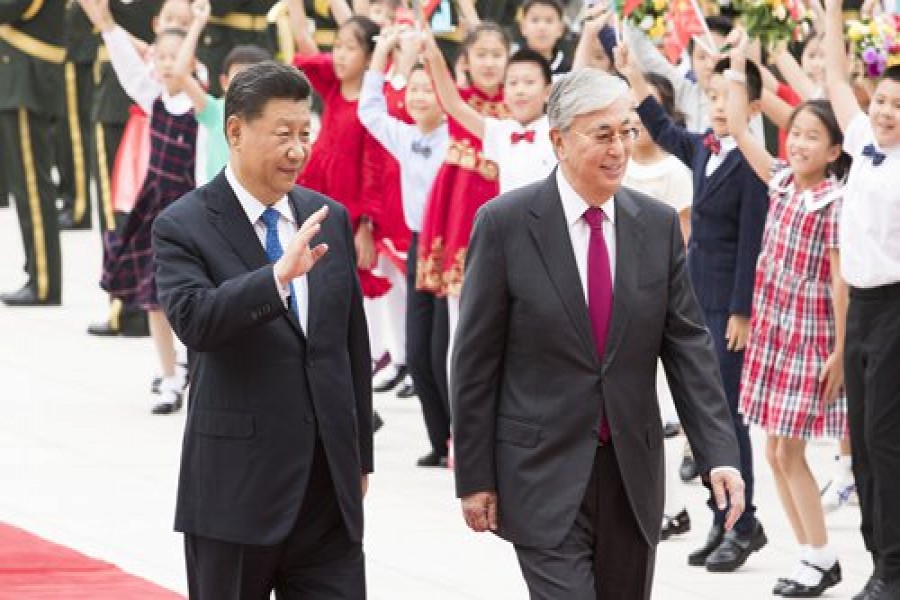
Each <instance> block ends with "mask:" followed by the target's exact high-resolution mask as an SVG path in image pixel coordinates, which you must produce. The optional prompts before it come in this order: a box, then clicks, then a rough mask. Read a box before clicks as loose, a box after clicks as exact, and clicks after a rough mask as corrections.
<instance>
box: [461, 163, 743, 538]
mask: <svg viewBox="0 0 900 600" xmlns="http://www.w3.org/2000/svg"><path fill="white" fill-rule="evenodd" d="M615 202H616V214H615V228H616V269H615V281H614V286H613V298H614V299H613V311H612V316H611V323H610V330H609V336H608V338H607V343H606V352H605V356H604V358H603V362H602V364H601V361H600V359H599V358H598V357H597V353H596V349H595V346H594V341H593V334H592V332H591V325H590V317H589V315H588V310H587V305H586V303H585V300H584V292H583V287H582V284H581V281H580V278H579V275H578V270H577V267H576V262H575V255H574V252H573V249H572V244H571V240H570V237H569V234H568V227H567V224H566V220H565V214H564V212H563V207H562V202H561V200H560V196H559V189H558V187H557V183H556V175H555V173H554V174H551V175H550V177H549V178H547V179H546V180H544V181H540V182H537V183H535V184H532V185H529V186H526V187H522V188H519V189H517V190H514V191H512V192H509V193H507V194H503V195H502V196H500V197H499V198H498V199H496V200H494V201H492V202H489V203H487V204H486V205H485V206H484V207H482V209H481V210H480V211H479V213H478V216H477V218H476V222H475V227H474V230H473V232H472V238H471V240H470V242H469V250H468V257H467V261H466V271H465V280H464V281H465V283H464V284H463V290H462V296H461V306H460V319H459V325H458V328H457V331H456V343H455V346H454V353H453V376H452V378H451V382H452V388H453V389H452V391H451V394H452V398H453V400H452V402H451V405H452V406H453V424H454V438H453V439H454V442H453V443H454V450H455V453H456V489H457V494H458V495H459V496H460V497H462V496H465V495H468V494H471V493H473V492H478V491H485V490H495V491H496V492H497V495H498V499H499V534H500V535H501V536H502V537H504V538H506V539H508V540H510V541H512V542H514V543H516V544H522V545H525V546H535V547H548V548H550V547H555V546H557V545H558V544H559V543H560V542H561V541H562V540H563V538H564V536H565V535H566V533H567V532H568V531H569V530H570V529H571V527H572V524H573V523H574V521H575V517H576V515H577V512H578V509H579V506H580V505H581V502H582V499H583V498H584V494H585V489H586V486H587V483H588V480H589V477H590V474H591V468H592V465H593V461H594V456H595V454H596V452H597V443H598V425H599V417H600V405H601V401H603V402H604V407H605V414H606V418H607V419H608V423H609V426H610V430H611V434H612V440H613V445H614V447H615V449H616V457H617V459H618V461H619V466H620V468H621V472H622V478H623V481H624V485H625V489H626V490H627V492H628V497H629V499H630V501H631V506H632V508H633V510H634V514H635V516H636V517H637V521H638V523H639V524H640V526H641V530H642V531H643V534H644V536H645V537H646V539H647V540H648V542H650V543H656V542H657V541H658V539H659V532H660V523H661V521H662V511H663V481H664V478H663V468H664V467H663V433H662V425H661V420H660V414H659V405H658V401H657V397H656V375H655V373H656V368H657V358H658V357H661V358H662V361H663V365H664V367H665V369H666V374H667V375H668V379H669V384H670V387H671V390H672V396H673V398H674V400H675V405H676V407H677V409H678V413H679V415H680V417H681V422H682V425H683V426H684V428H685V431H686V432H687V434H688V437H689V439H690V441H691V446H692V447H693V448H694V450H695V457H696V459H697V460H698V461H699V465H700V466H701V469H702V470H703V471H704V472H705V471H707V470H708V469H710V468H711V467H713V466H733V467H737V466H738V465H739V464H740V462H739V456H738V449H737V442H736V439H735V435H734V425H733V424H732V421H731V416H730V414H729V411H728V407H727V405H726V401H725V394H724V392H723V389H722V383H721V379H720V375H719V369H718V363H717V362H716V358H715V352H714V350H713V344H712V340H711V338H710V336H709V333H708V332H707V330H706V328H705V327H704V325H703V315H702V314H701V312H700V310H699V307H698V306H697V302H696V300H695V298H694V295H693V293H692V291H691V287H690V282H689V280H688V276H687V273H686V272H685V268H684V262H685V259H684V250H683V241H682V237H681V229H680V227H679V224H678V217H677V215H676V213H675V211H674V210H672V209H671V208H669V207H666V206H664V205H663V204H661V203H659V202H657V201H655V200H652V199H650V198H649V197H647V196H644V195H643V194H640V193H638V192H635V191H632V190H628V189H624V188H623V189H621V190H620V191H619V192H618V193H617V194H616V196H615Z"/></svg>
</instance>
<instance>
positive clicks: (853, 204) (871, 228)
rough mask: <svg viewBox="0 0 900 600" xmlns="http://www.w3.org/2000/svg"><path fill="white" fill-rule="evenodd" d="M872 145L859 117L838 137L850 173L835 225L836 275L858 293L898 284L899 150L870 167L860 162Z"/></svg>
mask: <svg viewBox="0 0 900 600" xmlns="http://www.w3.org/2000/svg"><path fill="white" fill-rule="evenodd" d="M874 143H875V136H874V134H873V132H872V124H871V122H870V121H869V117H868V116H867V115H866V114H864V113H859V114H858V115H857V116H856V117H854V118H853V120H852V121H850V126H849V127H848V128H847V131H846V132H845V134H844V150H846V151H847V153H848V154H850V156H852V157H853V167H852V168H851V169H850V175H849V177H848V178H847V184H846V185H845V186H844V206H843V208H842V212H841V221H840V246H841V274H842V275H843V276H844V279H845V280H846V281H847V283H849V284H850V285H852V286H853V287H858V288H872V287H878V286H882V285H890V284H892V283H898V282H900V146H898V147H895V148H891V149H890V150H884V149H882V148H878V147H877V144H876V149H877V150H878V151H879V152H883V153H884V154H885V156H886V157H885V160H884V162H882V163H881V164H880V165H879V166H877V167H876V166H875V165H874V164H873V162H872V159H871V158H868V157H866V156H863V154H862V151H863V148H865V147H866V146H867V145H868V144H874Z"/></svg>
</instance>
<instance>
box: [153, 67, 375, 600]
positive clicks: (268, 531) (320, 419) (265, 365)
mask: <svg viewBox="0 0 900 600" xmlns="http://www.w3.org/2000/svg"><path fill="white" fill-rule="evenodd" d="M309 95H310V86H309V83H308V82H307V81H306V79H305V78H304V77H303V75H302V74H301V73H300V72H299V71H297V70H296V69H294V68H292V67H288V66H284V65H279V64H277V63H274V62H265V63H260V64H259V65H255V66H253V67H251V68H248V69H246V70H245V71H243V72H242V73H241V74H239V75H237V76H236V77H235V78H234V79H233V81H232V83H231V86H230V87H229V89H228V93H227V95H226V98H225V120H226V134H227V137H228V143H229V147H230V150H231V159H230V162H229V165H228V166H227V167H226V169H225V170H224V171H223V172H222V173H221V174H219V176H218V177H216V178H215V179H213V181H211V182H210V183H209V184H208V185H206V186H204V187H201V188H199V189H197V190H195V191H194V192H191V193H190V194H188V195H187V196H185V197H184V198H182V199H181V200H179V201H178V202H176V203H175V204H173V205H172V206H171V207H169V208H168V209H167V210H166V211H164V212H163V213H162V214H161V215H160V216H159V217H158V218H157V220H156V223H155V226H154V232H153V240H154V248H155V250H156V273H157V285H158V287H159V296H160V300H161V303H162V305H163V307H164V309H165V311H166V316H167V317H168V319H169V322H170V323H171V324H172V328H173V330H174V331H175V333H176V334H177V335H178V337H179V338H180V339H181V340H182V341H183V342H184V343H185V345H186V346H187V347H188V348H189V349H190V350H191V351H193V353H194V358H195V362H194V363H193V369H194V370H193V373H194V374H193V379H192V382H191V392H190V408H189V412H188V418H187V424H186V426H185V436H184V447H183V450H182V462H181V476H180V480H179V486H178V504H177V509H176V515H175V528H176V530H178V531H182V532H184V534H185V554H186V559H187V571H188V587H189V591H190V596H191V598H198V599H202V600H206V599H209V600H229V599H235V600H237V599H241V600H243V599H253V600H255V599H268V598H269V594H270V592H271V590H273V589H274V590H276V591H277V592H278V594H279V598H286V599H291V598H334V599H337V598H342V599H353V600H356V599H359V598H364V597H365V574H364V563H363V552H362V532H363V509H362V499H363V495H364V494H365V490H366V486H367V482H368V473H370V472H371V471H372V397H371V373H370V369H371V362H370V361H371V359H370V355H369V341H368V333H367V331H366V321H365V316H364V313H363V305H362V294H361V291H360V287H359V282H358V280H357V277H356V264H355V250H354V245H353V236H352V234H351V230H350V222H349V218H348V216H347V213H346V212H345V211H344V209H343V208H342V207H341V206H340V205H339V204H337V203H335V202H334V201H332V200H330V199H328V198H325V197H324V196H321V195H319V194H316V193H314V192H311V191H309V190H305V189H302V188H299V187H296V186H295V185H294V180H295V178H296V177H297V175H298V174H299V172H300V170H301V169H302V167H303V165H304V163H305V161H306V157H307V155H308V149H309V137H308V136H309ZM326 217H327V218H326ZM326 253H327V254H326Z"/></svg>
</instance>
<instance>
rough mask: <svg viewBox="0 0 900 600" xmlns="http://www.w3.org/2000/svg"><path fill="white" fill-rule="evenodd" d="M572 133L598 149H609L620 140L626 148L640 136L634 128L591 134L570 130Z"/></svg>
mask: <svg viewBox="0 0 900 600" xmlns="http://www.w3.org/2000/svg"><path fill="white" fill-rule="evenodd" d="M572 132H573V133H577V134H578V135H580V136H581V137H583V138H584V139H586V140H587V141H589V142H591V143H593V144H595V145H597V146H599V147H600V148H609V147H610V146H612V145H613V142H615V141H616V140H620V141H621V142H622V144H623V145H625V146H627V145H628V144H630V143H632V142H633V141H634V140H636V139H637V138H638V135H639V134H640V131H638V129H637V128H635V127H631V128H629V129H623V130H622V131H618V132H616V133H613V132H611V131H594V132H593V133H585V132H583V131H578V130H577V129H572Z"/></svg>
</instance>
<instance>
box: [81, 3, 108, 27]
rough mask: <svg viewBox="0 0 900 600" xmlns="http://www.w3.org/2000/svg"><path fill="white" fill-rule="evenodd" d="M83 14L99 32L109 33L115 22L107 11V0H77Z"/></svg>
mask: <svg viewBox="0 0 900 600" xmlns="http://www.w3.org/2000/svg"><path fill="white" fill-rule="evenodd" d="M78 4H79V5H81V9H82V10H83V11H84V14H85V15H86V16H87V18H88V19H89V20H90V21H91V23H92V24H93V25H94V27H96V28H97V29H99V30H100V31H111V30H112V29H114V28H115V26H116V22H115V20H114V19H113V17H112V13H111V12H110V11H109V0H78Z"/></svg>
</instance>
